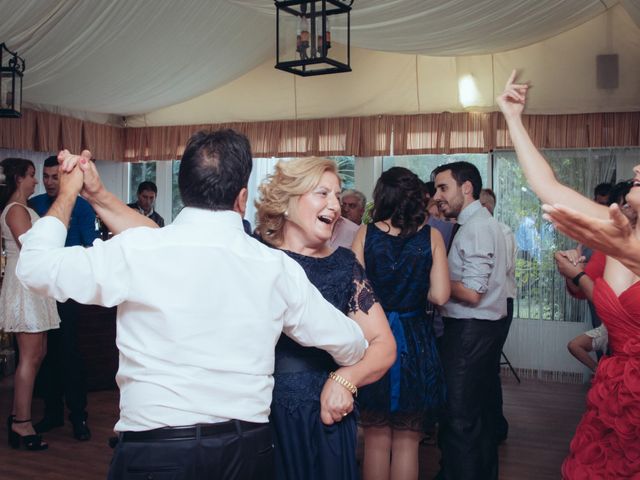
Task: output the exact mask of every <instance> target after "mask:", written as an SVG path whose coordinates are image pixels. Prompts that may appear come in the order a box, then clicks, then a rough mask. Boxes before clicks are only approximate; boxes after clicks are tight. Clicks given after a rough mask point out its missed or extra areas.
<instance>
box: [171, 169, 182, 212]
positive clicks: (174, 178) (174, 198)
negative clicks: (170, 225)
mask: <svg viewBox="0 0 640 480" xmlns="http://www.w3.org/2000/svg"><path fill="white" fill-rule="evenodd" d="M171 167H172V171H171V221H173V219H174V218H176V216H177V215H178V214H179V213H180V210H182V208H183V207H184V205H183V204H182V199H181V198H180V190H179V189H178V171H179V170H180V160H174V161H173V162H172V166H171Z"/></svg>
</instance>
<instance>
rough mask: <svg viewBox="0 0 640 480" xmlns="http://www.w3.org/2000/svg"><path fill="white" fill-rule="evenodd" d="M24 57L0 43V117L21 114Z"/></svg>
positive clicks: (15, 116)
mask: <svg viewBox="0 0 640 480" xmlns="http://www.w3.org/2000/svg"><path fill="white" fill-rule="evenodd" d="M22 72H24V59H23V58H21V57H19V56H18V54H17V53H15V52H12V51H11V50H9V49H8V48H7V46H6V45H5V44H4V43H0V117H13V118H20V117H21V116H22V112H21V111H22Z"/></svg>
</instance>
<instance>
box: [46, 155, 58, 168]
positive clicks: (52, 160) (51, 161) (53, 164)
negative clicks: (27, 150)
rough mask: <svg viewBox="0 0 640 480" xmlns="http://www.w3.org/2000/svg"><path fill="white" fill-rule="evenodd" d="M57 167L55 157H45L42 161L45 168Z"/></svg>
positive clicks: (56, 158)
mask: <svg viewBox="0 0 640 480" xmlns="http://www.w3.org/2000/svg"><path fill="white" fill-rule="evenodd" d="M57 166H58V157H56V156H55V155H51V156H50V157H47V158H46V159H45V161H44V167H45V168H49V167H57Z"/></svg>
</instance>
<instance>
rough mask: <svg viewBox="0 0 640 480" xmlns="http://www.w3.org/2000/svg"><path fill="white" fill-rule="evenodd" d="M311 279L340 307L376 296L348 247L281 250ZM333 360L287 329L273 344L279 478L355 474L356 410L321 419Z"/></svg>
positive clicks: (345, 479)
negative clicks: (320, 254) (317, 253)
mask: <svg viewBox="0 0 640 480" xmlns="http://www.w3.org/2000/svg"><path fill="white" fill-rule="evenodd" d="M285 253H286V254H287V255H289V256H290V257H291V258H293V259H294V260H295V261H297V262H298V263H299V264H300V265H301V266H302V268H303V269H304V270H305V272H306V273H307V277H308V278H309V280H310V281H311V283H312V284H313V285H315V286H316V288H317V289H318V290H319V291H320V293H322V295H323V297H324V298H325V299H326V300H328V301H329V302H331V304H332V305H333V306H335V307H336V308H337V309H338V310H340V311H342V312H343V313H345V314H346V313H349V312H355V311H357V310H359V309H360V310H363V311H364V312H367V311H368V310H369V308H371V306H372V305H373V303H374V302H375V297H374V296H373V291H372V289H371V286H370V285H369V283H368V281H367V280H366V278H365V274H364V269H363V268H362V266H361V265H360V264H359V263H358V261H357V260H356V258H355V255H354V254H353V252H352V251H351V250H347V249H346V248H342V247H340V248H338V249H337V250H336V251H335V252H333V253H332V254H331V255H329V256H328V257H324V258H315V257H307V256H305V255H300V254H297V253H293V252H289V251H286V250H285ZM337 368H338V366H337V365H336V363H335V362H334V361H333V358H331V356H330V355H329V354H328V353H327V352H325V351H324V350H319V349H317V348H312V347H302V346H300V345H298V344H297V343H295V342H294V341H293V340H291V339H290V338H289V337H287V336H286V335H284V334H283V335H282V336H281V337H280V340H279V341H278V344H277V345H276V363H275V372H274V379H275V384H274V389H273V402H272V404H271V415H270V417H269V420H270V422H271V425H272V428H273V437H274V445H275V467H276V478H277V479H278V480H302V479H304V480H356V479H357V478H359V476H358V467H357V463H356V445H357V418H356V416H357V412H356V411H355V410H354V412H353V413H351V414H349V415H347V416H346V417H344V419H343V420H342V421H341V422H338V423H334V424H333V425H325V424H323V423H322V421H321V420H320V393H321V391H322V388H323V386H324V384H325V382H326V380H327V378H328V375H329V372H331V371H333V370H336V369H337Z"/></svg>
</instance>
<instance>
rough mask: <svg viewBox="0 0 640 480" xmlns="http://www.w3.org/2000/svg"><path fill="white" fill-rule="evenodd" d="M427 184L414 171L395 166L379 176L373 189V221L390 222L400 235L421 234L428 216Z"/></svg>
mask: <svg viewBox="0 0 640 480" xmlns="http://www.w3.org/2000/svg"><path fill="white" fill-rule="evenodd" d="M426 210H427V201H426V198H425V196H424V184H423V183H422V180H420V179H419V178H418V176H417V175H416V174H415V173H413V172H412V171H411V170H408V169H406V168H404V167H392V168H390V169H389V170H387V171H385V172H383V173H382V175H380V178H379V179H378V182H377V183H376V187H375V189H374V190H373V211H372V212H371V218H372V221H373V222H381V221H384V220H390V221H391V225H393V226H394V227H396V228H399V229H400V236H407V235H411V234H413V233H415V232H417V231H418V229H419V228H420V226H421V225H422V224H423V223H424V221H425V219H426V217H427V212H426Z"/></svg>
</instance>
